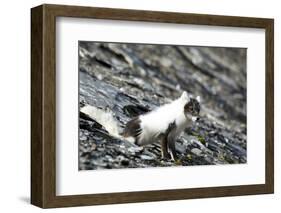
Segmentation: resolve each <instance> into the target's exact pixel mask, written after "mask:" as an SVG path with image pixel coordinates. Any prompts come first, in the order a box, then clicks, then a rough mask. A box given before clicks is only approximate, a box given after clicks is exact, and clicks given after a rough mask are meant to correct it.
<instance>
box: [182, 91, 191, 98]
mask: <svg viewBox="0 0 281 213" xmlns="http://www.w3.org/2000/svg"><path fill="white" fill-rule="evenodd" d="M181 99H183V100H189V95H188V93H187V92H186V91H184V92H183V93H182V95H181Z"/></svg>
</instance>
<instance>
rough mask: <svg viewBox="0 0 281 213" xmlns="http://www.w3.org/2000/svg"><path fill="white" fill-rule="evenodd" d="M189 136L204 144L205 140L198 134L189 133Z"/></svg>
mask: <svg viewBox="0 0 281 213" xmlns="http://www.w3.org/2000/svg"><path fill="white" fill-rule="evenodd" d="M190 135H192V136H194V137H196V138H197V139H198V140H199V141H200V142H201V143H203V144H205V143H206V140H205V138H204V137H203V136H202V135H200V134H198V133H196V132H191V133H190Z"/></svg>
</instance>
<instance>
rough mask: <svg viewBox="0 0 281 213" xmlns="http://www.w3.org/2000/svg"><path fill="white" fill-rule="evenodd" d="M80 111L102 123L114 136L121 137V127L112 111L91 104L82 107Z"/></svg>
mask: <svg viewBox="0 0 281 213" xmlns="http://www.w3.org/2000/svg"><path fill="white" fill-rule="evenodd" d="M80 111H81V112H83V113H85V114H86V115H88V116H89V117H90V118H92V119H94V120H95V121H97V122H98V123H100V124H101V125H102V126H103V127H104V128H105V129H106V130H107V131H108V132H109V133H110V134H111V135H112V136H115V137H117V138H120V135H119V132H120V129H119V126H118V123H117V121H116V120H115V118H114V116H113V114H112V112H110V111H107V110H102V109H99V108H97V107H95V106H90V105H86V106H84V107H82V108H81V109H80Z"/></svg>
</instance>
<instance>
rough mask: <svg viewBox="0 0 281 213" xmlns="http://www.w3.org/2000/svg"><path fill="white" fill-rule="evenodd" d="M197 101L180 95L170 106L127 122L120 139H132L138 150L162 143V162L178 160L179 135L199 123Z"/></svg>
mask: <svg viewBox="0 0 281 213" xmlns="http://www.w3.org/2000/svg"><path fill="white" fill-rule="evenodd" d="M199 113H200V97H199V96H197V98H196V99H194V98H192V97H190V96H189V95H188V93H187V92H183V93H182V95H181V97H179V98H178V99H176V100H174V101H173V102H171V103H169V104H165V105H163V106H160V107H158V108H157V109H155V110H153V111H151V112H148V113H146V114H143V115H139V116H137V117H135V118H133V119H132V120H130V121H129V122H128V123H127V124H126V126H125V128H124V131H123V134H122V135H123V136H124V137H125V138H126V137H133V138H134V139H135V143H136V144H137V145H139V146H144V145H147V144H151V143H155V142H157V141H160V142H161V150H162V158H170V155H171V158H172V159H173V160H176V159H177V158H178V156H177V153H176V148H175V142H176V138H177V137H178V136H179V135H180V134H181V133H182V131H183V130H184V129H185V128H186V127H187V126H188V125H190V124H191V123H192V122H195V121H196V120H197V119H198V116H199Z"/></svg>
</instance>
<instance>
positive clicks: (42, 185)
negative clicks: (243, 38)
mask: <svg viewBox="0 0 281 213" xmlns="http://www.w3.org/2000/svg"><path fill="white" fill-rule="evenodd" d="M57 17H73V18H95V19H110V20H126V21H144V22H158V23H177V24H194V25H209V26H228V27H247V28H260V29H265V35H266V36H265V37H266V38H265V39H266V41H265V44H266V49H265V52H266V54H265V61H266V73H265V75H266V121H265V124H266V136H265V144H266V145H265V157H266V159H265V184H257V185H236V186H220V187H207V188H192V189H171V190H156V191H134V192H122V193H103V194H80V195H67V196H57V195H56V66H55V65H56V40H55V39H56V18H57ZM273 192H274V20H273V19H265V18H249V17H234V16H218V15H200V14H187V13H171V12H155V11H141V10H126V9H110V8H94V7H80V6H64V5H41V6H38V7H35V8H32V9H31V203H32V204H33V205H36V206H39V207H42V208H52V207H66V206H83V205H99V204H114V203H133V202H147V201H163V200H179V199H190V198H208V197H222V196H237V195H253V194H268V193H273Z"/></svg>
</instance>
